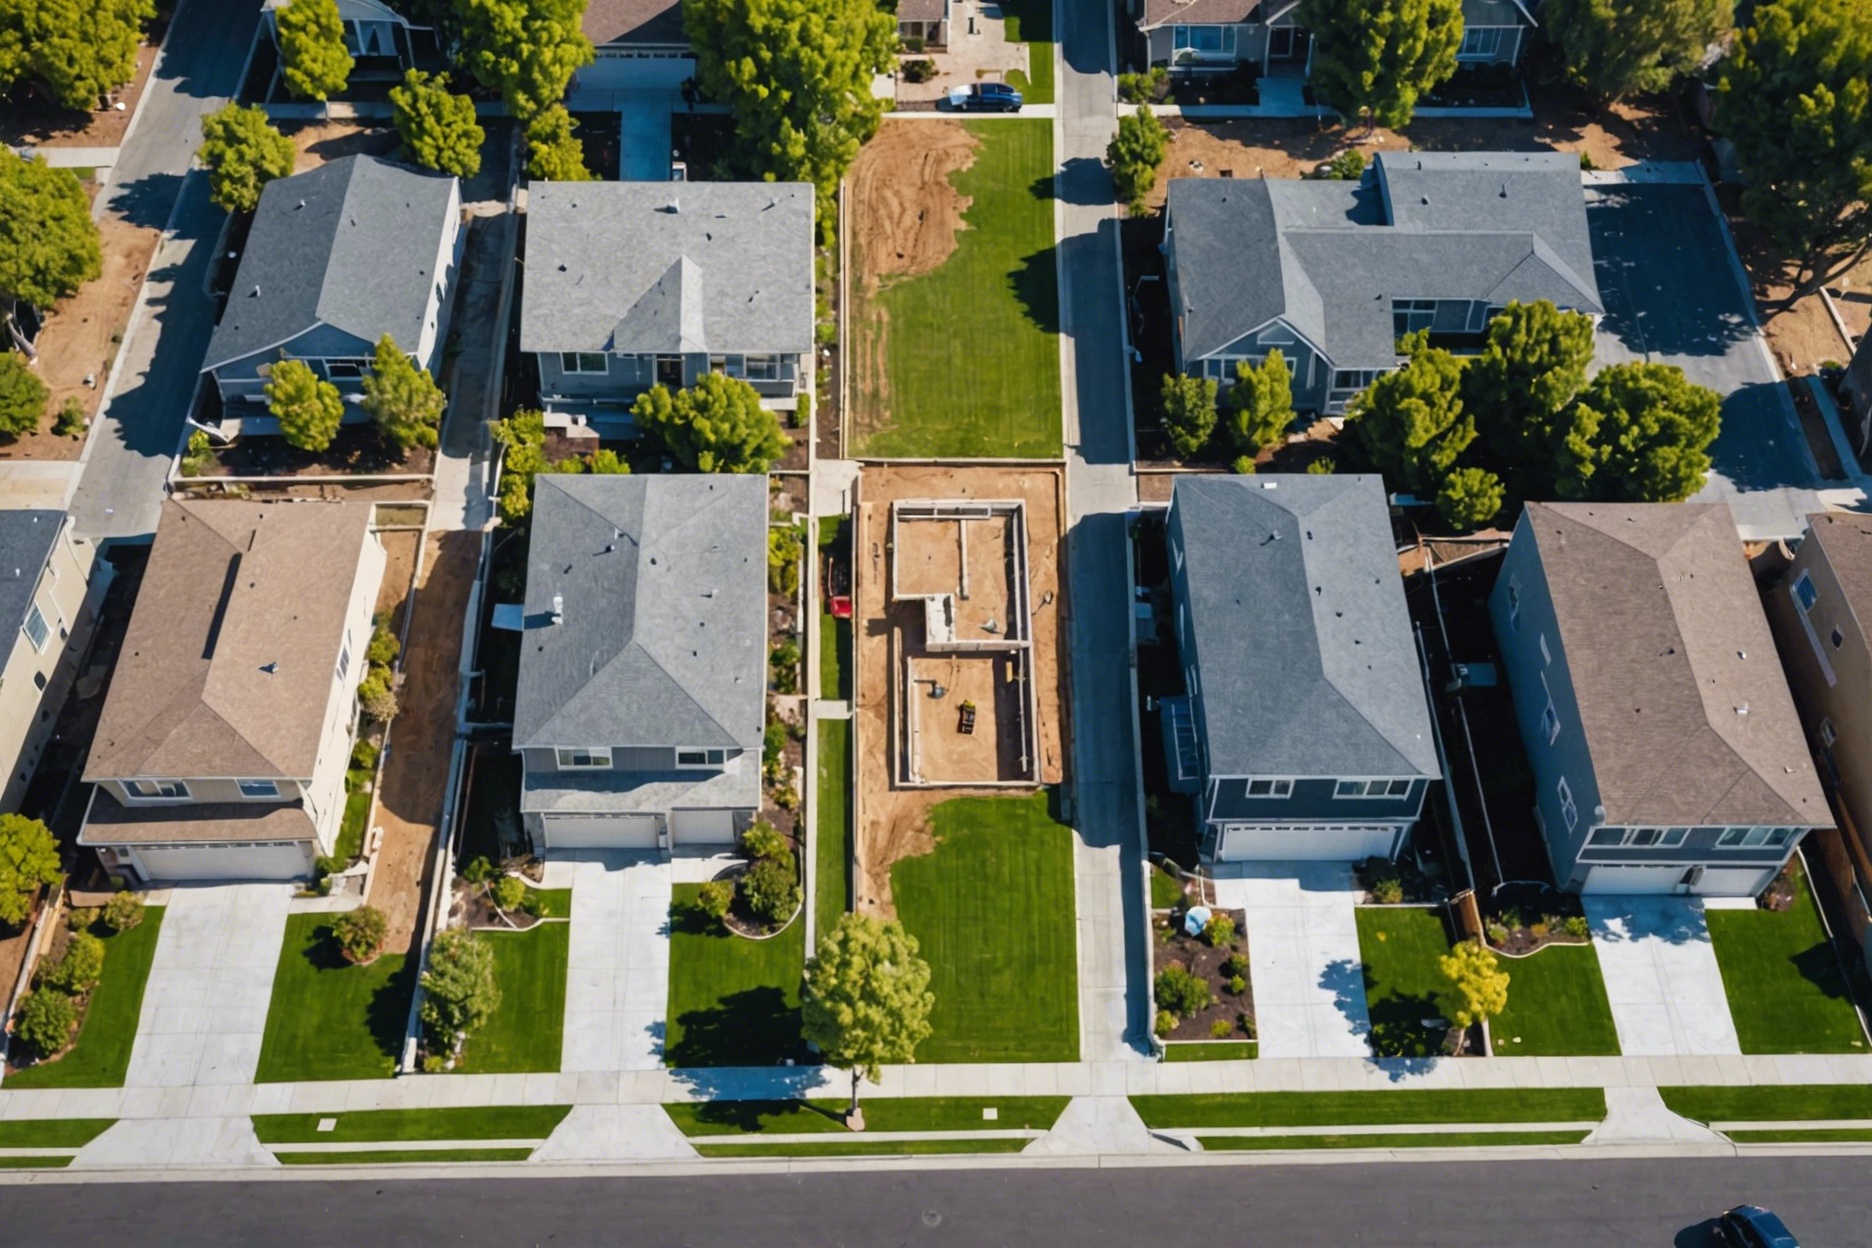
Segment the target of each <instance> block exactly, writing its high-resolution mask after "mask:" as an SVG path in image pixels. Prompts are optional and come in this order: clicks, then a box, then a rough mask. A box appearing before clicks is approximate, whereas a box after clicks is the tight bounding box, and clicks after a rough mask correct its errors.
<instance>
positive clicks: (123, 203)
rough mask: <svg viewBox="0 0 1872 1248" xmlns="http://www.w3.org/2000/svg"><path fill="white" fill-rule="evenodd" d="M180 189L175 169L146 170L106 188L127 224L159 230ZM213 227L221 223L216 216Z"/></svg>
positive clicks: (119, 214)
mask: <svg viewBox="0 0 1872 1248" xmlns="http://www.w3.org/2000/svg"><path fill="white" fill-rule="evenodd" d="M181 193H182V175H181V174H179V173H150V174H145V175H144V176H142V177H140V178H138V179H137V180H136V181H134V182H125V183H122V184H121V185H118V186H114V187H112V188H111V189H110V190H109V191H107V192H106V194H108V195H109V196H110V206H111V209H112V210H113V211H115V212H116V214H117V215H118V216H120V217H122V218H123V219H124V220H125V221H128V222H129V223H130V224H131V225H136V226H141V227H143V228H144V229H150V230H160V229H162V228H163V227H164V226H165V225H167V224H168V223H169V214H170V213H172V212H174V211H175V205H176V197H177V196H179V195H180V194H181ZM214 224H215V228H216V229H217V230H218V229H220V227H221V222H220V220H219V219H218V218H217V220H216V221H215V223H214Z"/></svg>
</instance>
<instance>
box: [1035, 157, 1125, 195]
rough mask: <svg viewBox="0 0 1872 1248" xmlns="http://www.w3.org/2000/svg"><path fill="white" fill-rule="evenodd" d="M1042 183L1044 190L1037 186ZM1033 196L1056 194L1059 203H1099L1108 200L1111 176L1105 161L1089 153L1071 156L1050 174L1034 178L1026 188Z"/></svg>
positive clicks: (1110, 191)
mask: <svg viewBox="0 0 1872 1248" xmlns="http://www.w3.org/2000/svg"><path fill="white" fill-rule="evenodd" d="M1042 184H1044V185H1045V187H1046V190H1045V191H1044V192H1043V191H1042V190H1041V186H1042ZM1029 189H1030V190H1031V191H1032V192H1033V194H1034V196H1035V198H1037V199H1053V198H1055V197H1057V198H1058V199H1059V200H1060V202H1061V203H1067V204H1075V205H1079V206H1082V207H1093V208H1096V207H1099V206H1101V205H1104V204H1109V203H1111V202H1112V195H1113V190H1112V179H1111V172H1110V170H1108V169H1106V168H1105V162H1104V161H1102V160H1099V159H1097V158H1095V157H1092V156H1074V157H1073V158H1072V159H1071V160H1068V161H1067V162H1066V163H1065V164H1064V165H1062V166H1060V169H1059V173H1058V175H1057V179H1056V178H1055V176H1054V175H1050V174H1049V175H1048V176H1047V177H1045V178H1040V179H1037V180H1036V181H1035V182H1034V184H1033V186H1032V187H1030V188H1029Z"/></svg>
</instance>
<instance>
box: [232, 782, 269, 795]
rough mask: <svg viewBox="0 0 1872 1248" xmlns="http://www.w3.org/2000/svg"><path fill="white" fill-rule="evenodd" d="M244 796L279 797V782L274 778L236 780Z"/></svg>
mask: <svg viewBox="0 0 1872 1248" xmlns="http://www.w3.org/2000/svg"><path fill="white" fill-rule="evenodd" d="M234 783H235V784H238V785H240V791H241V796H242V797H278V796H279V795H280V794H279V784H278V783H277V782H276V781H272V780H236V781H235V782H234Z"/></svg>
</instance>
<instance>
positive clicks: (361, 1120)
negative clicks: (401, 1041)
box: [253, 1105, 572, 1144]
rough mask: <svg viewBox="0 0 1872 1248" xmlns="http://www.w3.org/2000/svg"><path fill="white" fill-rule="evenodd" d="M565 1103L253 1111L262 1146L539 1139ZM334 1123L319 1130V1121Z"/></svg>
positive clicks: (567, 1108) (557, 1120)
mask: <svg viewBox="0 0 1872 1248" xmlns="http://www.w3.org/2000/svg"><path fill="white" fill-rule="evenodd" d="M571 1112H572V1107H571V1106H570V1105H488V1106H482V1107H478V1108H474V1109H372V1110H360V1111H358V1112H356V1113H349V1114H255V1115H254V1116H253V1124H254V1134H255V1135H256V1136H257V1137H259V1140H260V1142H261V1143H262V1144H378V1143H383V1144H390V1143H402V1142H405V1141H408V1140H543V1139H545V1138H546V1137H547V1136H549V1135H551V1134H552V1133H553V1128H555V1127H557V1126H558V1125H559V1123H560V1121H561V1120H563V1119H564V1118H565V1116H566V1115H567V1114H569V1113H571ZM324 1118H336V1119H337V1120H338V1125H337V1126H335V1127H333V1128H332V1129H331V1130H330V1131H320V1130H319V1129H318V1124H319V1121H320V1120H321V1119H324Z"/></svg>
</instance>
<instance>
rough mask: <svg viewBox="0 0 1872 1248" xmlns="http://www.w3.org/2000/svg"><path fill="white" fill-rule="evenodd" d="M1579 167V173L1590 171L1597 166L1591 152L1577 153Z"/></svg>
mask: <svg viewBox="0 0 1872 1248" xmlns="http://www.w3.org/2000/svg"><path fill="white" fill-rule="evenodd" d="M1579 167H1580V172H1581V173H1591V172H1592V171H1593V170H1595V169H1597V168H1598V167H1599V166H1598V165H1597V164H1595V163H1594V162H1593V158H1592V153H1591V152H1581V153H1580V154H1579Z"/></svg>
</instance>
